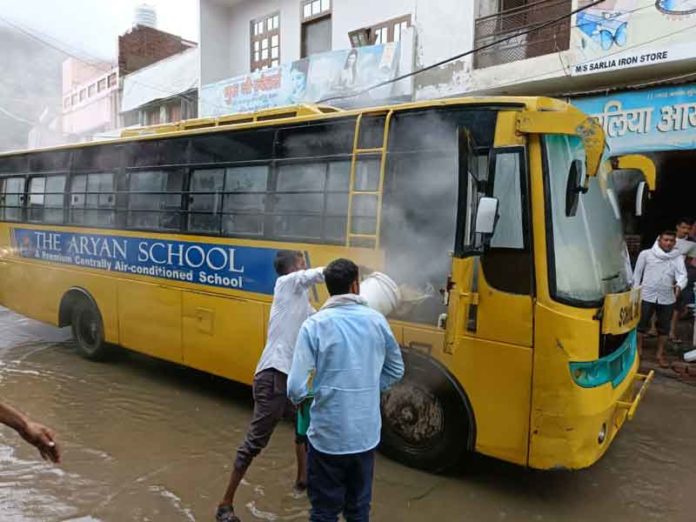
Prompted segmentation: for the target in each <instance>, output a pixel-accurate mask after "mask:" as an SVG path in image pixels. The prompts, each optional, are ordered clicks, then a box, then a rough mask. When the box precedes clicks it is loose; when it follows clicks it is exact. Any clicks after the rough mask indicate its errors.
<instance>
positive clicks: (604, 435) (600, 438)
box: [597, 422, 607, 444]
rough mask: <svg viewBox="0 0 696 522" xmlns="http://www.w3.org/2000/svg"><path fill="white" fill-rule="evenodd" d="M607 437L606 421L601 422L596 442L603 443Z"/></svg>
mask: <svg viewBox="0 0 696 522" xmlns="http://www.w3.org/2000/svg"><path fill="white" fill-rule="evenodd" d="M606 438H607V423H606V422H603V423H602V427H601V428H600V430H599V435H597V444H603V443H604V440H605V439H606Z"/></svg>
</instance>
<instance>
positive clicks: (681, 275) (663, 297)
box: [633, 231, 687, 368]
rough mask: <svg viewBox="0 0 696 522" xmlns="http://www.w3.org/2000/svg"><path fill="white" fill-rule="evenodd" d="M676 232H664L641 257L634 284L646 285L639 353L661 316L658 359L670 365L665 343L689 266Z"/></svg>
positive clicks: (643, 291)
mask: <svg viewBox="0 0 696 522" xmlns="http://www.w3.org/2000/svg"><path fill="white" fill-rule="evenodd" d="M675 243H676V233H675V232H672V231H666V232H662V234H660V236H659V237H658V239H657V241H656V242H655V244H654V245H653V247H652V248H651V249H649V250H643V251H642V252H641V253H640V255H639V256H638V261H637V262H636V269H635V271H634V272H633V286H634V287H638V286H640V287H642V292H641V298H642V301H643V302H642V304H641V317H640V323H639V324H638V353H639V354H642V351H643V337H644V335H645V333H646V332H647V331H648V330H649V328H650V320H651V318H652V316H653V314H655V315H656V316H657V321H656V325H657V334H658V339H657V362H658V364H659V365H660V366H661V367H663V368H667V367H668V366H669V365H668V364H667V361H666V360H665V342H666V339H667V334H668V333H669V329H670V322H671V319H672V311H673V309H674V303H675V302H676V300H677V299H676V298H677V296H678V295H679V294H680V293H681V291H682V290H683V289H684V287H685V286H686V281H687V279H686V268H685V266H684V260H683V258H682V255H681V253H680V252H679V251H678V250H677V249H675V248H674V245H675Z"/></svg>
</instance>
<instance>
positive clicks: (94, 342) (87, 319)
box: [71, 298, 109, 361]
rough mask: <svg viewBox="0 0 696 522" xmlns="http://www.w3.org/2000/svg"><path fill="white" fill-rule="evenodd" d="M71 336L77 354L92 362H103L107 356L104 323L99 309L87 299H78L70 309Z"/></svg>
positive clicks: (107, 347) (107, 348) (107, 349)
mask: <svg viewBox="0 0 696 522" xmlns="http://www.w3.org/2000/svg"><path fill="white" fill-rule="evenodd" d="M71 324H72V334H73V338H74V339H75V343H76V344H77V352H78V353H79V354H80V355H81V356H82V357H84V358H85V359H89V360H92V361H103V360H104V359H106V358H107V356H108V355H109V346H108V345H107V344H106V342H105V341H104V323H103V322H102V318H101V313H99V308H97V305H96V304H94V303H93V302H92V301H90V300H88V299H85V298H83V299H79V300H77V302H76V303H75V304H74V306H73V307H72V314H71Z"/></svg>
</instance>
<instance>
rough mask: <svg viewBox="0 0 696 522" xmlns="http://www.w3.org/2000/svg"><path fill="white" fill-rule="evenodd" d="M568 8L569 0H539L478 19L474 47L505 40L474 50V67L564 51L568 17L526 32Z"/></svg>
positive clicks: (568, 12) (569, 19) (570, 7)
mask: <svg viewBox="0 0 696 522" xmlns="http://www.w3.org/2000/svg"><path fill="white" fill-rule="evenodd" d="M571 11H572V0H541V1H537V2H531V3H528V4H526V5H523V6H520V7H515V8H513V9H506V10H504V11H501V12H499V13H496V14H493V15H489V16H484V17H482V18H479V19H477V20H476V22H475V28H474V31H475V32H474V40H475V43H474V47H476V48H478V47H481V46H483V45H488V44H491V43H493V42H495V41H497V40H501V39H504V38H506V40H505V41H504V42H501V43H499V44H497V45H494V46H492V47H488V48H486V49H483V50H481V51H479V52H477V53H476V54H475V56H474V67H476V68H477V69H481V68H484V67H490V66H493V65H500V64H503V63H511V62H516V61H519V60H525V59H527V58H534V57H536V56H543V55H546V54H551V53H555V52H559V51H564V50H567V49H568V48H569V47H570V27H571V17H567V18H564V19H563V20H561V21H559V22H557V23H554V24H551V25H548V26H545V27H542V28H540V29H537V30H532V31H531V32H529V33H527V32H526V31H529V30H530V29H533V28H534V27H537V26H539V25H541V24H544V23H546V22H549V21H550V20H554V19H555V18H558V17H560V16H563V15H564V14H570V13H571Z"/></svg>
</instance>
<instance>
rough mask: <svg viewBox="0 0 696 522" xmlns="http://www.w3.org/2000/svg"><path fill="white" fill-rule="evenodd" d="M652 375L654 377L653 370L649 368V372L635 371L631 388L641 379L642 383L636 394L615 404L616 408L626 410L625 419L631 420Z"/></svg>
mask: <svg viewBox="0 0 696 522" xmlns="http://www.w3.org/2000/svg"><path fill="white" fill-rule="evenodd" d="M654 377H655V371H654V370H650V372H648V373H647V374H642V373H637V374H636V375H635V376H634V377H633V383H634V386H633V387H631V389H632V388H634V387H635V384H636V383H640V382H641V381H642V382H643V384H642V385H641V387H640V390H638V393H636V396H635V397H634V398H633V400H630V401H619V402H618V403H617V404H616V407H617V409H625V410H626V419H628V420H633V416H634V415H635V414H636V410H637V409H638V406H639V405H640V401H642V400H643V396H644V395H645V392H646V391H647V389H648V386H650V383H651V382H652V380H653V378H654Z"/></svg>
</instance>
